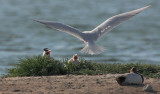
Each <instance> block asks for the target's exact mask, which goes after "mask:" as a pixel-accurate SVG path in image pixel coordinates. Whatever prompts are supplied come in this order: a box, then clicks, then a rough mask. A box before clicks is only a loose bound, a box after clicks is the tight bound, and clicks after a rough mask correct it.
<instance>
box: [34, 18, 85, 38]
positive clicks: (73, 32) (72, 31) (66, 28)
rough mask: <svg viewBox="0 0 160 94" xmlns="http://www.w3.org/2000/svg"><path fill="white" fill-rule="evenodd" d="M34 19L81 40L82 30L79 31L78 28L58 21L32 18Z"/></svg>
mask: <svg viewBox="0 0 160 94" xmlns="http://www.w3.org/2000/svg"><path fill="white" fill-rule="evenodd" d="M34 21H37V22H39V23H42V24H44V25H46V26H48V27H50V28H53V29H57V30H59V31H62V32H66V33H69V34H71V35H73V36H75V37H77V38H79V39H80V40H83V34H82V32H80V31H79V30H77V29H75V28H73V27H71V26H69V25H65V24H62V23H58V22H50V21H41V20H34Z"/></svg>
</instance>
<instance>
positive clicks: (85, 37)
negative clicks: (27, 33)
mask: <svg viewBox="0 0 160 94" xmlns="http://www.w3.org/2000/svg"><path fill="white" fill-rule="evenodd" d="M148 7H150V5H149V6H146V7H143V8H139V9H137V10H133V11H130V12H126V13H122V14H118V15H115V16H112V17H111V18H109V19H107V20H106V21H104V22H103V23H102V24H100V25H99V26H97V27H96V28H95V29H93V30H91V31H84V32H80V31H79V30H77V29H75V28H73V27H71V26H69V25H65V24H62V23H59V22H50V21H41V20H35V21H37V22H40V23H42V24H45V25H46V26H48V27H51V28H53V29H57V30H59V31H63V32H66V33H69V34H71V35H73V36H75V37H77V38H79V39H80V40H82V41H84V42H85V44H86V46H85V47H84V48H83V49H82V50H81V52H83V53H87V54H91V55H93V54H99V53H101V52H103V51H104V50H105V49H104V47H101V46H98V45H96V44H95V41H96V40H97V39H98V38H99V37H100V36H102V35H103V34H104V33H106V32H109V31H110V30H112V29H113V28H115V27H116V26H118V25H119V24H121V23H122V22H124V21H127V20H128V19H130V18H132V17H133V16H135V15H137V14H138V13H140V12H142V11H143V10H145V9H147V8H148Z"/></svg>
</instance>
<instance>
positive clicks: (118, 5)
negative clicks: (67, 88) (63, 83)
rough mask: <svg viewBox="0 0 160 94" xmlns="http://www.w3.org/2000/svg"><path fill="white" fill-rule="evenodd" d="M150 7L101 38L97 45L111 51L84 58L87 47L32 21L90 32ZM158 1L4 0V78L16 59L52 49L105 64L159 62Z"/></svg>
mask: <svg viewBox="0 0 160 94" xmlns="http://www.w3.org/2000/svg"><path fill="white" fill-rule="evenodd" d="M149 4H151V5H152V7H150V8H149V9H147V10H145V11H144V12H142V13H140V14H138V15H137V16H136V17H134V18H132V19H131V20H129V21H127V22H125V23H123V24H121V25H120V26H119V27H117V28H115V29H113V30H112V31H111V32H109V33H108V34H105V35H104V36H103V37H101V38H100V39H99V40H98V41H97V44H99V45H101V46H104V47H106V48H107V50H106V51H105V52H103V53H101V54H100V55H94V56H90V55H85V54H83V53H80V52H79V50H80V49H81V48H83V47H84V46H85V45H84V44H82V43H81V41H80V40H79V39H77V38H75V37H73V36H71V35H69V34H66V33H63V32H59V31H57V30H52V29H50V28H47V27H45V26H44V25H42V24H39V23H37V22H34V21H33V20H32V19H41V20H51V21H58V22H62V23H65V24H68V25H71V26H73V27H76V28H78V29H79V30H81V31H87V30H92V29H93V28H95V27H96V26H97V25H99V24H100V23H102V22H103V21H105V20H106V19H107V18H109V17H111V16H113V15H116V14H119V13H123V12H127V11H131V10H133V9H137V8H141V7H144V6H146V5H149ZM159 11H160V0H0V75H2V74H4V73H5V72H6V70H7V69H8V68H11V67H12V66H13V64H15V63H16V62H17V61H18V58H23V57H25V56H33V55H38V54H42V52H43V50H42V49H43V48H45V47H48V48H50V49H52V53H51V55H52V56H53V57H54V58H56V59H62V58H65V57H71V56H72V55H73V54H74V53H77V54H78V55H79V56H81V57H83V58H85V59H87V60H95V61H97V62H107V63H128V62H133V63H136V62H142V63H150V64H159V63H160V12H159Z"/></svg>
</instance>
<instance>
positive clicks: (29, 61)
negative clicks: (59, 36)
mask: <svg viewBox="0 0 160 94" xmlns="http://www.w3.org/2000/svg"><path fill="white" fill-rule="evenodd" d="M132 67H135V68H136V69H137V71H138V72H139V73H141V74H142V75H144V76H146V77H153V78H160V65H153V64H142V63H128V64H120V63H113V64H108V63H95V62H93V61H86V60H84V59H80V64H78V65H75V64H72V63H68V60H67V59H64V60H62V61H60V60H55V59H53V58H49V57H42V56H41V55H38V56H33V57H25V58H24V59H20V60H19V62H18V64H16V65H15V67H14V68H11V69H9V70H8V75H5V76H4V77H15V76H49V75H63V74H80V75H84V74H87V75H100V74H107V73H113V74H114V73H128V72H129V71H130V69H131V68H132Z"/></svg>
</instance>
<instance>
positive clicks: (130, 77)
mask: <svg viewBox="0 0 160 94" xmlns="http://www.w3.org/2000/svg"><path fill="white" fill-rule="evenodd" d="M116 81H117V82H118V84H120V85H132V84H136V85H141V84H143V82H144V78H143V76H142V75H141V74H139V73H137V71H136V68H134V67H133V68H132V69H131V70H130V73H126V74H124V75H122V76H119V77H117V78H116Z"/></svg>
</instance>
